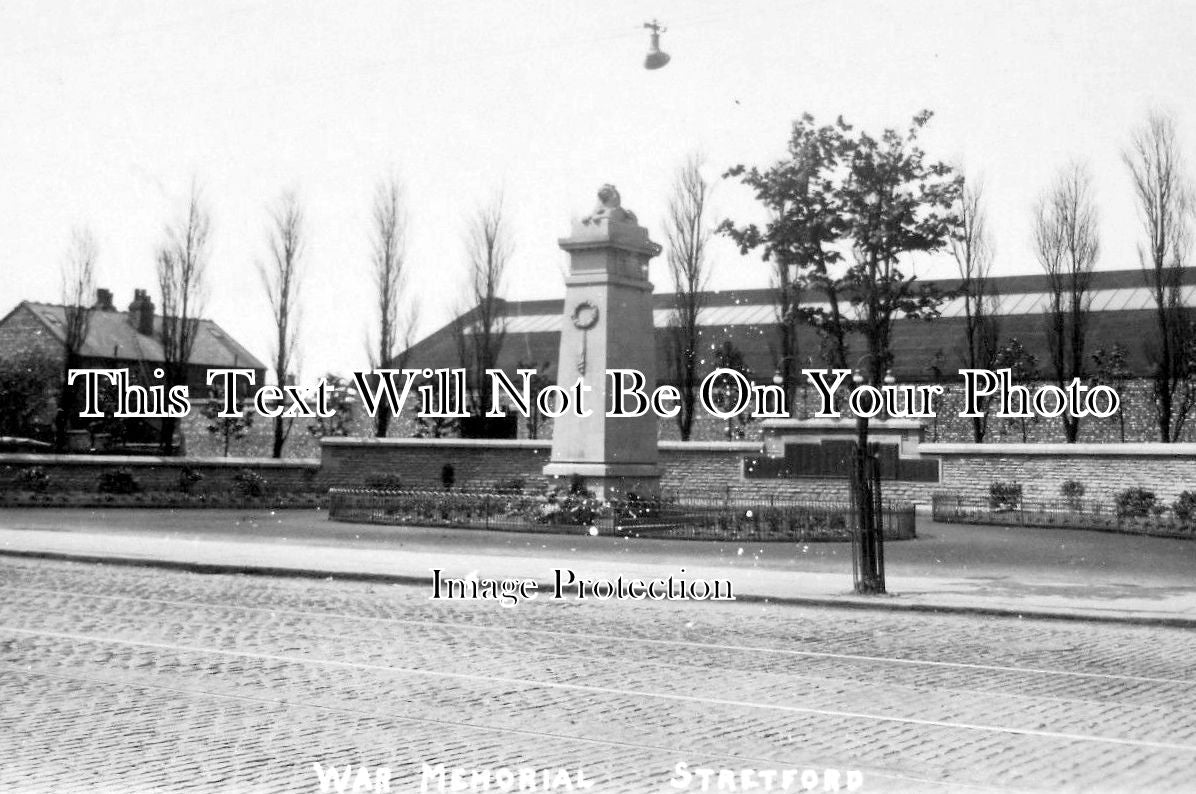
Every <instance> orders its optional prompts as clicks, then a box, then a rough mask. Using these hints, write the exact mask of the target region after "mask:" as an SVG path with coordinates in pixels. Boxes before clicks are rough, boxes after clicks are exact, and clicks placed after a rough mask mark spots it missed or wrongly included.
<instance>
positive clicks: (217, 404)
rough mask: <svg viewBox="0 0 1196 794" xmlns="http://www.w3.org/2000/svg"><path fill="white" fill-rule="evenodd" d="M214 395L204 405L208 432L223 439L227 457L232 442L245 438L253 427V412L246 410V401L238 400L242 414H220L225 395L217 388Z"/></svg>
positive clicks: (237, 403) (238, 406) (238, 408)
mask: <svg viewBox="0 0 1196 794" xmlns="http://www.w3.org/2000/svg"><path fill="white" fill-rule="evenodd" d="M212 396H213V398H214V399H212V400H210V401H209V402H208V403H207V404H206V405H205V406H204V407H203V416H204V418H205V419H207V420H208V433H210V434H211V435H213V436H215V437H217V438H219V439H220V440H221V442H222V443H223V446H224V457H226V458H227V457H228V450H229V446H230V445H231V444H232V442H233V441H240V440H242V439H243V438H245V435H246V433H248V432H249V428H251V427H253V414H252V413H250V412H247V411H245V410H244V408H245V406H244V403H243V402H242V401H240V400H238V401H237V402H236V407H237V410H238V411H241V415H240V416H220V410H221V409H222V408H223V407H224V395H223V394H221V393H220V391H219V390H218V389H217V390H214V391H213V394H212Z"/></svg>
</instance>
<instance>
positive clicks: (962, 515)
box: [931, 494, 1196, 537]
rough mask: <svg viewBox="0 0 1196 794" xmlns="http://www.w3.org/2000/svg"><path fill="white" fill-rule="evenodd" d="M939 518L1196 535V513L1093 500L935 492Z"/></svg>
mask: <svg viewBox="0 0 1196 794" xmlns="http://www.w3.org/2000/svg"><path fill="white" fill-rule="evenodd" d="M931 512H932V515H933V517H934V520H935V521H941V522H944V523H960V524H1000V525H1006V526H1009V525H1012V526H1025V527H1058V528H1062V529H1093V530H1102V531H1112V532H1132V533H1135V534H1144V535H1164V536H1168V537H1194V536H1196V516H1188V517H1184V516H1177V515H1175V514H1174V513H1172V512H1168V511H1167V510H1166V508H1165V507H1162V506H1159V507H1157V508H1156V509H1154V510H1153V511H1148V512H1147V514H1146V515H1136V514H1127V512H1126V511H1125V510H1124V509H1123V510H1121V511H1119V510H1118V508H1117V505H1116V504H1114V503H1110V502H1102V501H1099V500H1092V499H1062V500H1057V501H1047V500H1041V501H1036V500H1027V499H1020V500H1016V501H1013V502H1012V503H1009V502H1007V501H1006V502H1000V501H995V500H992V499H987V498H983V497H972V496H961V495H958V494H935V495H934V496H933V497H932V498H931Z"/></svg>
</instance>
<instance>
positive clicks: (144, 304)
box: [129, 289, 154, 336]
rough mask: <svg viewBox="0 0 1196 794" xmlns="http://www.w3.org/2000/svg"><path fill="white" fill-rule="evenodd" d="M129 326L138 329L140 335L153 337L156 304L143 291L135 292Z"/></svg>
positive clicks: (130, 306) (130, 305)
mask: <svg viewBox="0 0 1196 794" xmlns="http://www.w3.org/2000/svg"><path fill="white" fill-rule="evenodd" d="M129 325H131V326H133V327H134V328H136V329H137V333H139V334H144V335H145V336H153V333H154V302H153V301H152V300H150V297H149V293H148V292H146V291H145V290H143V289H138V290H133V302H132V303H130V304H129Z"/></svg>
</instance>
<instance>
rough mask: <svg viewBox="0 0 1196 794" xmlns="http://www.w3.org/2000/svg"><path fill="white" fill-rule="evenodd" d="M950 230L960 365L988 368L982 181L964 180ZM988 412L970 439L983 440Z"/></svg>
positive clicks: (992, 310)
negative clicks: (960, 323)
mask: <svg viewBox="0 0 1196 794" xmlns="http://www.w3.org/2000/svg"><path fill="white" fill-rule="evenodd" d="M955 218H956V222H955V224H954V228H953V229H952V231H951V253H952V255H953V256H954V257H955V264H956V267H957V269H958V271H959V279H960V283H959V297H960V298H961V299H962V300H963V310H964V344H965V348H964V351H963V356H962V358H963V365H964V366H965V367H967V368H968V369H991V368H992V363H993V360H994V359H995V358H996V355H997V335H998V333H999V331H1000V329H999V323H998V321H997V313H996V302H997V296H996V295H995V294H994V292H993V289H992V285H991V283H990V281H989V273H990V272H991V270H992V265H993V248H992V243H991V238H990V237H989V233H988V225H987V220H986V218H985V212H984V184H983V182H980V181H969V180H966V179H965V180H964V184H963V187H962V189H961V190H960V194H959V198H958V200H957V201H956V208H955ZM987 431H988V413H987V412H985V413H984V415H983V416H974V417H972V438H973V440H975V442H976V443H977V444H979V443H981V442H983V441H984V436H985V434H986V433H987Z"/></svg>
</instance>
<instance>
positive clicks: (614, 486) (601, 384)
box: [544, 194, 660, 499]
mask: <svg viewBox="0 0 1196 794" xmlns="http://www.w3.org/2000/svg"><path fill="white" fill-rule="evenodd" d="M616 195H617V194H616ZM560 246H561V248H563V249H564V250H566V251H568V252H569V255H570V264H569V273H568V275H567V276H566V278H565V310H564V311H565V316H564V318H563V321H562V325H561V348H560V356H559V358H558V361H557V383H558V385H560V386H561V387H563V388H565V389H567V390H568V391H569V392H572V391H573V388H574V385H575V384H576V382H577V379H578V378H581V379H582V382H583V384H584V385H586V386H589V387H590V388H591V389H592V391H590V392H589V393H587V394H586V401H587V402H586V407H587V408H589V409H590V410H591V411H592V413H591V415H590V416H575V415H573V414H572V413H570V414H566V415H564V416H561V417H559V418H557V419H554V420H553V431H552V457H551V459H550V461H551V462H550V463H549V464H548V465H547V466H545V467H544V474H546V475H548V476H553V477H561V478H571V477H572V476H574V475H579V476H580V477H582V479H583V480H584V481H585V486H586V488H588V489H590V490H592V491H594V493H595V495H596V496H599V497H601V498H604V499H609V498H612V497H618V496H621V495H623V494H626V493H628V492H630V491H634V492H635V493H636V494H638V495H640V496H652V495H655V494H656V493H658V491H659V481H660V471H659V469H658V467H657V454H656V434H657V422H658V418H657V416H656V414H655V413H653V412H652V411H651V410H649V411H648V412H647V413H646V414H645V415H643V416H640V417H607V416H606V413H607V408H608V405H607V402H608V397H607V392H608V386H609V382H608V379H607V377H606V371H607V370H608V369H634V370H639V371H640V372H642V373H643V374H644V378H645V384H646V385H645V390H649V391H650V390H651V389H652V388H653V387H654V386H655V383H656V373H655V369H656V335H655V329H654V327H653V322H652V284H651V283H650V282H649V281H648V261H649V260H650V259H651V258H652V257H653V256H656V255H657V254H659V253H660V246H659V245H657V244H656V243H654V242H652V241H651V240H649V239H648V230H647V229H644V228H643V227H641V226H639V225H638V224H637V223H636V221H635V217H634V216H633V215H630V213H626V212H624V211H622V210H621V208H618V207H617V206H616V211H615V212H613V213H611V214H604V213H599V214H598V215H597V216H591V217H590V218H587V219H586V220H584V221H575V222H574V224H573V229H572V233H571V234H570V236H569V237H567V238H564V239H562V240H560Z"/></svg>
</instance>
